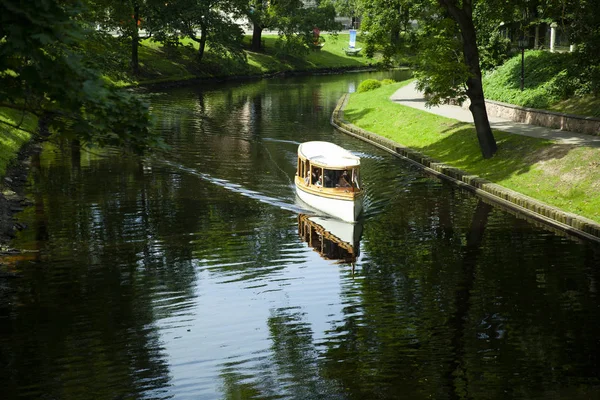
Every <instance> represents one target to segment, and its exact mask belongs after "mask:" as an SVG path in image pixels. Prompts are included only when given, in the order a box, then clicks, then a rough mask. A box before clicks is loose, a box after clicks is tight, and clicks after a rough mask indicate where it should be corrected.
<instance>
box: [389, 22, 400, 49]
mask: <svg viewBox="0 0 600 400" xmlns="http://www.w3.org/2000/svg"><path fill="white" fill-rule="evenodd" d="M390 42H391V43H392V45H394V46H397V45H398V43H400V28H399V27H396V26H395V27H393V28H392V32H391V35H390Z"/></svg>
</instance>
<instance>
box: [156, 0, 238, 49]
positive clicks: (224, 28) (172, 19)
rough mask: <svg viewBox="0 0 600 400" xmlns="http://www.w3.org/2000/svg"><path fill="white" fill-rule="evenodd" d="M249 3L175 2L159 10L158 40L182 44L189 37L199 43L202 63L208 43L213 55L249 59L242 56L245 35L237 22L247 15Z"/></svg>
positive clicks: (232, 0) (216, 0)
mask: <svg viewBox="0 0 600 400" xmlns="http://www.w3.org/2000/svg"><path fill="white" fill-rule="evenodd" d="M246 5H247V3H246V1H245V0H173V1H169V2H166V3H164V4H161V5H158V6H156V8H155V11H154V15H155V16H156V17H155V19H154V22H153V24H154V30H155V31H156V38H157V40H159V41H162V42H166V43H178V41H179V38H180V37H188V38H190V39H192V40H193V41H195V42H196V43H198V59H199V60H202V57H203V56H204V52H205V50H206V43H207V42H209V43H210V47H211V51H214V52H229V53H230V54H232V55H234V56H236V57H242V58H243V57H245V55H244V53H243V52H242V46H241V43H242V38H243V31H242V29H241V28H240V26H239V25H238V24H237V23H236V22H235V21H234V19H233V18H235V17H240V16H242V15H243V9H244V8H245V7H246Z"/></svg>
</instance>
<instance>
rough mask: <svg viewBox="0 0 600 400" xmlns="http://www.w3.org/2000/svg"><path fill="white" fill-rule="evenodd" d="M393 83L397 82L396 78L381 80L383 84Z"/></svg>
mask: <svg viewBox="0 0 600 400" xmlns="http://www.w3.org/2000/svg"><path fill="white" fill-rule="evenodd" d="M392 83H396V81H395V80H393V79H383V80H382V81H381V84H382V85H391V84H392Z"/></svg>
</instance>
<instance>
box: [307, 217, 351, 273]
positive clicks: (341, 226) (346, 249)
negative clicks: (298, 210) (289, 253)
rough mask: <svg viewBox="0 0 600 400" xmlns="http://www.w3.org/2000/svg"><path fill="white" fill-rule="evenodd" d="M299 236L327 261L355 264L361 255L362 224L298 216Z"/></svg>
mask: <svg viewBox="0 0 600 400" xmlns="http://www.w3.org/2000/svg"><path fill="white" fill-rule="evenodd" d="M298 234H299V235H300V237H301V238H302V240H304V241H305V242H306V243H308V245H309V246H310V247H312V248H313V249H314V250H315V251H316V252H318V253H319V255H320V256H321V257H322V258H324V259H326V260H336V261H337V262H339V263H348V264H354V262H356V259H357V257H358V256H359V254H360V235H361V234H362V224H360V223H355V224H351V223H348V222H344V221H341V220H339V219H336V218H327V217H318V216H309V215H306V214H300V215H298Z"/></svg>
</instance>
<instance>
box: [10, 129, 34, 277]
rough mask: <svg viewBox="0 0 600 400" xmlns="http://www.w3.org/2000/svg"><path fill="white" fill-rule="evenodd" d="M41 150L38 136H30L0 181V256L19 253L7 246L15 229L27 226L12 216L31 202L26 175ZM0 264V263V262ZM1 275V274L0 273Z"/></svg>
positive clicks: (12, 237) (15, 231)
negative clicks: (33, 158) (34, 157)
mask: <svg viewBox="0 0 600 400" xmlns="http://www.w3.org/2000/svg"><path fill="white" fill-rule="evenodd" d="M41 151H42V140H41V138H40V137H39V136H34V137H32V138H31V139H30V140H29V141H28V142H26V143H25V144H24V145H23V146H21V148H20V149H19V151H18V152H17V154H16V157H15V158H14V159H13V161H12V162H11V164H10V166H9V167H8V168H7V169H6V173H5V174H4V176H2V177H1V178H2V181H1V182H0V256H1V255H3V254H13V253H19V252H20V251H19V250H18V249H14V248H12V247H10V246H9V243H10V241H11V240H12V239H14V237H15V235H16V233H17V231H20V230H23V229H25V228H27V226H25V225H24V224H21V223H19V222H17V221H15V218H14V216H15V215H16V214H17V213H20V212H21V211H23V210H24V209H25V208H26V207H29V206H31V205H33V202H32V201H31V200H29V199H28V198H27V197H26V196H25V188H26V187H27V177H28V175H29V171H30V169H31V157H32V156H33V155H35V154H38V153H40V152H41ZM0 265H2V263H1V262H0ZM0 277H1V274H0Z"/></svg>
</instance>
